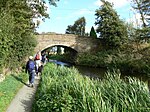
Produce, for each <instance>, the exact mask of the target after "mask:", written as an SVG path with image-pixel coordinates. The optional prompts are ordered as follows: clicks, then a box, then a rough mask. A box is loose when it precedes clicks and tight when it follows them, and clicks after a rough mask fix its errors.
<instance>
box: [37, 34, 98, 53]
mask: <svg viewBox="0 0 150 112" xmlns="http://www.w3.org/2000/svg"><path fill="white" fill-rule="evenodd" d="M36 40H37V43H38V44H37V46H36V47H35V52H37V51H42V50H44V49H46V48H48V47H51V46H56V45H58V46H67V47H70V48H72V49H74V50H76V51H77V52H78V53H82V52H89V51H92V50H95V49H96V48H97V47H98V46H99V45H100V41H99V39H94V38H90V37H84V36H77V35H73V34H55V33H54V34H40V35H36Z"/></svg>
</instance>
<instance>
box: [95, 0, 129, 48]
mask: <svg viewBox="0 0 150 112" xmlns="http://www.w3.org/2000/svg"><path fill="white" fill-rule="evenodd" d="M101 1H102V2H103V5H102V6H101V7H100V8H99V9H97V10H96V14H95V15H96V16H97V17H96V22H95V25H97V29H96V31H97V33H99V35H100V38H102V39H103V40H104V41H105V45H107V46H109V47H118V46H120V45H121V44H123V43H124V42H125V40H126V38H127V29H126V26H125V25H124V22H123V21H121V20H120V19H119V16H118V15H117V12H116V11H115V10H114V9H113V6H112V5H111V3H109V2H107V1H105V0H101Z"/></svg>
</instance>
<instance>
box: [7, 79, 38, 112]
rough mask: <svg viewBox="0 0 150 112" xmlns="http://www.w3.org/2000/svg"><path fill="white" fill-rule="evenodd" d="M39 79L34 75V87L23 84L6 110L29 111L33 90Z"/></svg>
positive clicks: (13, 111)
mask: <svg viewBox="0 0 150 112" xmlns="http://www.w3.org/2000/svg"><path fill="white" fill-rule="evenodd" d="M39 79H40V78H37V77H35V86H34V88H31V87H28V86H27V85H24V86H23V87H22V88H21V89H20V90H19V92H18V93H17V95H16V96H15V98H14V99H13V101H12V102H11V104H10V105H9V107H8V109H7V111H6V112H31V109H32V103H33V101H34V96H35V92H36V90H37V86H38V84H39Z"/></svg>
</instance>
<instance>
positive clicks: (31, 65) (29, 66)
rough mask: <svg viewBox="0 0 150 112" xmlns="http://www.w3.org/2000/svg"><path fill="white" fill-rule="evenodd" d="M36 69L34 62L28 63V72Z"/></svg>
mask: <svg viewBox="0 0 150 112" xmlns="http://www.w3.org/2000/svg"><path fill="white" fill-rule="evenodd" d="M34 69H35V64H34V61H29V63H28V70H29V71H30V72H31V71H32V70H34Z"/></svg>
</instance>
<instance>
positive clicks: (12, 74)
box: [11, 74, 28, 86]
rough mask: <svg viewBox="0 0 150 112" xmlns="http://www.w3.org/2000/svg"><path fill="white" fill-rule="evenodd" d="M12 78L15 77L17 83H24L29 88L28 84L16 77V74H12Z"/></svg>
mask: <svg viewBox="0 0 150 112" xmlns="http://www.w3.org/2000/svg"><path fill="white" fill-rule="evenodd" d="M11 76H13V77H14V78H15V79H16V80H17V81H19V82H21V83H23V84H24V85H26V86H28V84H27V83H25V82H24V81H23V79H22V78H21V77H19V76H16V75H14V74H11Z"/></svg>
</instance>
